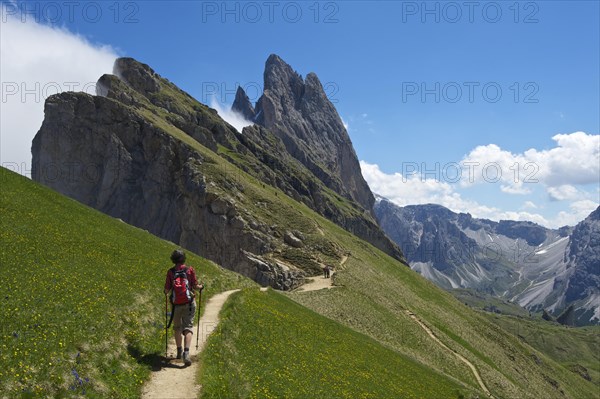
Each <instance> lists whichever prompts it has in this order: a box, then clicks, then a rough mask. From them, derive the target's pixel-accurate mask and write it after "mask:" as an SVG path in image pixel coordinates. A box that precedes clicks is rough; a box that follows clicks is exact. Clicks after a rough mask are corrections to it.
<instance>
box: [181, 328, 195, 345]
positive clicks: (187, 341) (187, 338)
mask: <svg viewBox="0 0 600 399" xmlns="http://www.w3.org/2000/svg"><path fill="white" fill-rule="evenodd" d="M183 333H184V334H185V347H186V348H189V347H190V345H191V344H192V336H193V335H194V333H192V332H191V331H190V330H185V331H184V332H183Z"/></svg>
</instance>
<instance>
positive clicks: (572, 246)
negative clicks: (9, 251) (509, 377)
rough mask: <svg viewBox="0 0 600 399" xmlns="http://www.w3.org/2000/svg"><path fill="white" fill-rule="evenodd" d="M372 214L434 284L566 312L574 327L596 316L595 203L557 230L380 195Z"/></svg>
mask: <svg viewBox="0 0 600 399" xmlns="http://www.w3.org/2000/svg"><path fill="white" fill-rule="evenodd" d="M375 213H376V215H377V219H378V220H379V222H380V224H381V226H382V228H383V229H384V230H385V231H386V232H387V234H388V235H389V237H390V238H392V239H393V240H394V241H395V242H396V243H397V244H398V245H400V247H401V248H402V249H403V250H404V253H405V254H406V257H407V259H408V261H409V263H410V265H411V268H413V269H414V270H416V271H417V272H419V273H420V274H421V275H422V276H424V277H426V278H428V279H429V280H431V281H433V282H435V283H436V284H437V285H439V286H440V287H443V288H446V289H457V288H472V289H475V290H477V291H481V292H483V293H486V294H489V295H491V296H493V297H497V298H501V299H504V300H507V301H509V302H514V303H516V304H518V305H520V306H522V307H525V308H527V309H529V310H531V311H532V312H537V311H541V310H543V309H545V310H547V311H548V312H551V313H553V314H554V316H556V317H558V316H560V314H562V313H563V312H565V311H568V312H569V313H570V312H573V315H572V316H571V317H569V319H570V321H569V323H576V324H578V325H584V324H598V323H599V322H600V207H599V208H597V209H596V210H595V211H594V212H592V213H591V214H590V215H589V216H588V217H587V218H586V219H585V220H583V221H582V222H580V223H579V224H577V226H575V227H568V226H565V227H562V228H560V229H557V230H552V229H547V228H544V227H542V226H540V225H537V224H535V223H532V222H515V221H508V220H503V221H500V222H493V221H490V220H485V219H476V218H473V217H471V215H469V214H465V213H460V214H459V213H454V212H452V211H450V210H449V209H447V208H444V207H442V206H440V205H432V204H429V205H414V206H405V207H399V206H396V205H394V204H393V203H392V202H390V201H389V200H387V199H385V198H382V197H378V198H377V203H376V205H375ZM459 292H460V290H459Z"/></svg>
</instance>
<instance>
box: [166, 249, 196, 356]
mask: <svg viewBox="0 0 600 399" xmlns="http://www.w3.org/2000/svg"><path fill="white" fill-rule="evenodd" d="M171 261H172V262H173V263H174V264H175V266H173V267H172V268H170V269H169V271H168V272H167V279H166V281H165V295H169V293H171V304H172V306H173V308H172V311H171V320H172V321H173V333H174V334H175V343H176V344H177V359H181V358H182V357H183V362H184V364H185V365H186V366H189V365H190V364H192V361H191V360H190V344H191V343H192V335H193V334H194V332H193V325H194V315H195V313H196V301H195V293H194V290H202V289H203V288H204V285H202V284H198V280H197V279H196V272H195V271H194V268H193V267H190V266H186V265H185V253H184V252H183V251H182V250H181V249H176V250H175V251H173V253H172V254H171ZM169 324H171V322H169ZM182 335H183V336H185V343H184V345H185V347H184V349H183V350H182V348H181V344H182V342H181V341H182V340H183V339H182Z"/></svg>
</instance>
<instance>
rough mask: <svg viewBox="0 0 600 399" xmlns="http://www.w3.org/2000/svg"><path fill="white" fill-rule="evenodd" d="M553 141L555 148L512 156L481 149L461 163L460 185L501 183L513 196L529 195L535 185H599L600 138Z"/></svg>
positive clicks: (494, 148)
mask: <svg viewBox="0 0 600 399" xmlns="http://www.w3.org/2000/svg"><path fill="white" fill-rule="evenodd" d="M552 139H553V140H554V141H555V142H556V146H555V147H554V148H551V149H549V150H537V149H535V148H532V149H529V150H527V151H525V152H524V153H522V154H513V153H511V152H510V151H506V150H503V149H501V148H500V147H499V146H497V145H496V144H488V145H485V146H478V147H476V148H475V149H473V150H472V151H471V152H470V153H469V154H467V155H466V156H465V157H464V158H463V160H462V161H461V165H462V166H463V169H464V173H463V179H462V182H461V184H462V185H463V186H468V185H472V184H478V183H497V182H500V183H501V184H502V187H501V190H502V191H503V192H506V193H510V194H527V193H529V192H530V189H531V187H532V186H533V185H535V184H536V183H542V184H544V186H545V187H548V188H553V187H560V186H564V185H585V184H598V182H599V181H600V135H592V134H587V133H584V132H575V133H571V134H557V135H555V136H554V137H552ZM558 190H559V191H560V190H561V189H558ZM556 192H557V190H553V191H552V192H550V190H549V194H550V196H551V197H553V198H555V199H558V197H557V196H556V195H554V193H556ZM569 199H573V198H571V197H569Z"/></svg>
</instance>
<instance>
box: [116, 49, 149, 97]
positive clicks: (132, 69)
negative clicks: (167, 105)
mask: <svg viewBox="0 0 600 399" xmlns="http://www.w3.org/2000/svg"><path fill="white" fill-rule="evenodd" d="M113 74H114V75H116V76H118V77H119V78H121V79H122V80H123V81H125V82H126V83H127V84H129V86H131V87H132V88H133V89H134V90H135V91H138V92H140V93H142V94H144V95H145V94H147V93H156V92H158V91H159V90H160V79H161V78H160V76H159V75H158V74H157V73H156V72H154V70H153V69H152V68H150V67H149V66H148V65H146V64H142V63H141V62H139V61H137V60H135V59H133V58H128V57H123V58H117V59H116V60H115V64H114V65H113Z"/></svg>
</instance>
